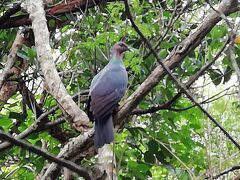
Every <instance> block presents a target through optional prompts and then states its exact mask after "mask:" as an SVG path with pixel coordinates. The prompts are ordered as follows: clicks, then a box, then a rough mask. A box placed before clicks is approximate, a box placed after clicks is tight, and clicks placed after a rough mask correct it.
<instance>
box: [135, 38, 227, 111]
mask: <svg viewBox="0 0 240 180" xmlns="http://www.w3.org/2000/svg"><path fill="white" fill-rule="evenodd" d="M229 42H230V37H229V38H228V39H227V41H226V42H225V44H224V45H223V47H222V48H221V49H220V50H219V51H218V53H217V54H216V56H215V57H214V58H213V60H212V61H210V62H208V63H207V64H205V65H204V66H203V67H202V68H201V69H200V70H199V71H198V72H197V73H195V74H194V75H192V76H191V77H190V78H189V80H188V82H187V83H185V86H186V88H190V86H191V85H192V84H193V83H194V82H195V81H196V80H197V79H198V78H199V77H200V76H202V75H203V74H204V72H205V71H206V70H208V69H209V68H210V67H211V66H212V65H213V64H214V63H215V61H216V60H217V59H218V58H219V57H220V56H221V55H222V53H223V52H224V51H225V50H226V49H227V48H226V47H227V44H229ZM182 93H183V91H182V90H180V91H179V92H178V93H177V94H176V95H175V96H174V97H173V98H171V99H170V100H169V101H167V102H166V103H164V104H160V105H155V106H153V107H150V108H149V109H135V110H133V111H132V112H131V114H136V115H141V114H147V113H154V112H156V111H158V110H160V109H168V108H169V107H170V106H171V105H172V104H173V103H174V102H176V100H177V99H178V98H180V97H181V95H182Z"/></svg>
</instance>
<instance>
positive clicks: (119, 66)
mask: <svg viewBox="0 0 240 180" xmlns="http://www.w3.org/2000/svg"><path fill="white" fill-rule="evenodd" d="M127 50H129V48H128V47H127V45H126V43H125V42H123V41H120V42H118V43H116V44H115V45H114V46H113V48H112V50H111V55H110V61H109V63H108V64H107V65H106V66H105V67H104V68H103V69H102V70H101V71H100V72H99V73H98V74H97V75H96V76H95V77H94V78H93V80H92V82H91V86H90V93H89V100H88V104H87V114H88V117H89V119H90V120H92V121H93V120H94V121H95V132H94V144H95V147H96V148H101V147H102V146H103V145H104V144H109V143H111V142H112V141H113V139H114V133H113V119H112V113H113V111H114V110H115V109H116V108H117V107H118V102H119V101H120V100H121V98H122V97H123V95H124V94H125V92H126V89H127V84H128V75H127V71H126V68H125V66H124V64H123V54H124V52H125V51H127Z"/></svg>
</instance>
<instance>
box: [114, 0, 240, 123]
mask: <svg viewBox="0 0 240 180" xmlns="http://www.w3.org/2000/svg"><path fill="white" fill-rule="evenodd" d="M237 5H238V2H237V0H230V1H229V0H223V1H222V2H221V3H220V4H219V6H218V9H219V10H220V11H221V12H223V13H224V14H225V15H228V14H230V13H233V12H236V11H237V10H238V9H237ZM220 20H221V18H220V17H219V16H218V14H217V13H216V12H215V11H212V12H211V13H210V14H209V15H208V16H207V17H206V18H205V19H204V21H203V22H202V24H201V25H200V26H199V27H198V28H197V29H196V31H195V32H194V33H193V34H190V35H189V36H188V37H186V39H185V40H183V41H182V42H181V43H180V44H179V46H178V48H174V49H173V51H172V52H171V54H170V55H169V56H168V57H167V58H166V59H165V60H164V61H163V63H164V65H165V66H166V67H168V68H169V69H174V68H175V67H177V66H179V65H180V63H181V62H182V60H183V59H184V57H186V56H187V55H188V53H189V52H191V51H192V50H194V49H195V48H196V47H197V46H198V45H199V44H200V42H201V41H202V39H203V38H204V37H205V36H206V35H207V33H208V32H210V31H211V29H212V28H213V27H214V26H215V25H216V24H217V23H218V22H219V21H220ZM165 75H166V72H165V71H164V69H163V68H162V66H161V65H158V66H157V67H156V68H155V69H154V70H153V71H152V73H151V74H150V75H149V76H148V78H147V79H146V80H145V81H144V82H143V83H142V84H141V85H140V86H139V87H138V88H137V90H136V91H135V92H134V93H133V94H132V95H131V96H130V97H129V98H128V100H127V101H126V103H125V104H124V105H123V106H122V107H121V109H120V111H119V112H118V114H117V116H116V119H115V120H116V123H117V124H119V123H121V122H122V120H123V119H124V118H125V117H126V115H127V114H129V113H130V112H131V111H132V110H133V109H134V108H136V106H137V105H138V104H139V103H140V101H141V100H142V99H143V98H144V97H145V96H146V95H147V94H148V93H149V92H150V91H151V90H152V89H153V88H154V87H155V86H156V85H157V84H158V83H159V81H160V80H161V79H162V78H163V77H164V76H165Z"/></svg>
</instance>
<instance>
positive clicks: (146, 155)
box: [144, 151, 155, 163]
mask: <svg viewBox="0 0 240 180" xmlns="http://www.w3.org/2000/svg"><path fill="white" fill-rule="evenodd" d="M144 160H145V162H147V163H155V157H154V155H153V153H152V152H151V151H146V152H145V153H144Z"/></svg>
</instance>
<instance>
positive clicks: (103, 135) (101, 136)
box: [94, 116, 114, 148]
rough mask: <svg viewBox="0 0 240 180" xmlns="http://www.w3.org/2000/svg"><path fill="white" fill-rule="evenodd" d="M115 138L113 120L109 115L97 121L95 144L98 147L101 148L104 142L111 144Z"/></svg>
mask: <svg viewBox="0 0 240 180" xmlns="http://www.w3.org/2000/svg"><path fill="white" fill-rule="evenodd" d="M113 139H114V134H113V120H112V116H109V117H108V118H107V120H105V119H104V121H103V120H101V121H99V120H96V121H95V132H94V144H95V147H96V148H101V147H102V146H103V145H104V144H110V143H111V142H112V141H113Z"/></svg>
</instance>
